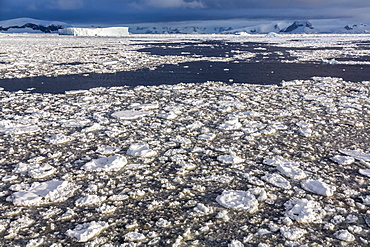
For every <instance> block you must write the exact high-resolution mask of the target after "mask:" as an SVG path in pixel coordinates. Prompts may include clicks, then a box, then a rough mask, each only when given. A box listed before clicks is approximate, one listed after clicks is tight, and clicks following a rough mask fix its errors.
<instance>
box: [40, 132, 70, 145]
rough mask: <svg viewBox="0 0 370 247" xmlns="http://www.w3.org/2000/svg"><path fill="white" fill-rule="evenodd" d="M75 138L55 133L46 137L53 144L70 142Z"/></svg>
mask: <svg viewBox="0 0 370 247" xmlns="http://www.w3.org/2000/svg"><path fill="white" fill-rule="evenodd" d="M72 139H73V138H71V137H69V136H66V135H64V134H55V135H53V136H51V137H47V138H45V140H46V141H47V142H49V143H51V144H63V143H67V142H70V141H71V140H72Z"/></svg>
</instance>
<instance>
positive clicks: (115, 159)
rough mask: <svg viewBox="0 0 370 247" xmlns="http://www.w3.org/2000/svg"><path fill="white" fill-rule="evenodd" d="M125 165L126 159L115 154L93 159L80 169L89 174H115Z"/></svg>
mask: <svg viewBox="0 0 370 247" xmlns="http://www.w3.org/2000/svg"><path fill="white" fill-rule="evenodd" d="M126 164H127V159H126V158H125V157H124V156H122V155H119V154H116V155H114V156H111V157H106V158H100V159H94V160H92V161H90V162H87V163H86V164H85V165H83V166H82V167H81V169H84V170H86V171H91V172H102V171H104V172H116V171H119V170H121V169H122V168H123V167H125V165H126Z"/></svg>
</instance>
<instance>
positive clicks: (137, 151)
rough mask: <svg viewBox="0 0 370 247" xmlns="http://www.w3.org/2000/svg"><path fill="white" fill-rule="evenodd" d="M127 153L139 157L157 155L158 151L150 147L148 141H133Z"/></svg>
mask: <svg viewBox="0 0 370 247" xmlns="http://www.w3.org/2000/svg"><path fill="white" fill-rule="evenodd" d="M127 154H128V155H132V156H139V157H153V156H156V155H157V152H156V151H154V150H152V149H150V148H149V146H148V144H146V143H133V144H131V145H130V147H129V149H128V150H127Z"/></svg>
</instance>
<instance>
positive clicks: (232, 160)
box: [217, 154, 245, 164]
mask: <svg viewBox="0 0 370 247" xmlns="http://www.w3.org/2000/svg"><path fill="white" fill-rule="evenodd" d="M217 160H218V161H220V162H222V163H225V164H240V163H243V162H244V161H245V160H244V159H242V158H240V157H239V156H236V155H234V154H232V155H221V156H218V157H217Z"/></svg>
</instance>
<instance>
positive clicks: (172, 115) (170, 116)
mask: <svg viewBox="0 0 370 247" xmlns="http://www.w3.org/2000/svg"><path fill="white" fill-rule="evenodd" d="M157 117H159V118H163V119H168V120H172V119H175V118H177V114H176V113H174V112H173V111H170V112H168V113H163V114H158V115H157Z"/></svg>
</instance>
